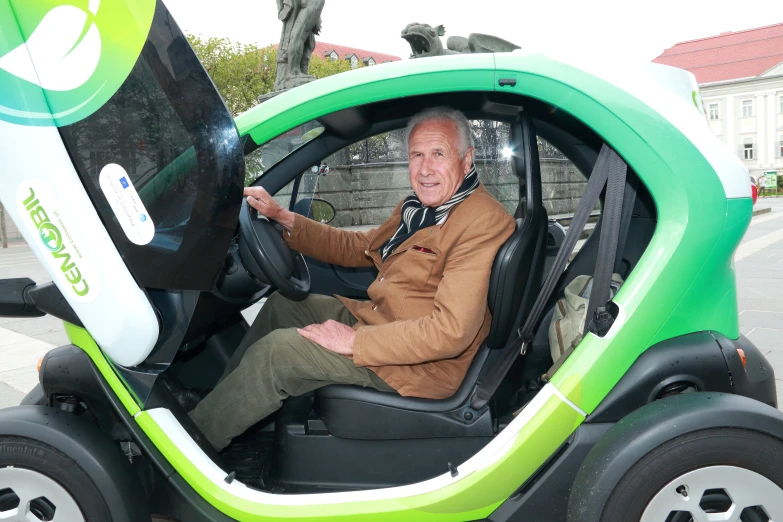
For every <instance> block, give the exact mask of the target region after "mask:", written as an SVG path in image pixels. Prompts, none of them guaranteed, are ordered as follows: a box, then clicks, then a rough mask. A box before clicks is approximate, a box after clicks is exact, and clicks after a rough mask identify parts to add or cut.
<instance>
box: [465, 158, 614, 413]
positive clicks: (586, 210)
mask: <svg viewBox="0 0 783 522" xmlns="http://www.w3.org/2000/svg"><path fill="white" fill-rule="evenodd" d="M612 157H616V158H617V159H620V158H619V156H617V154H616V153H615V152H614V151H613V150H612V149H610V148H609V147H608V146H607V145H606V144H604V145H603V146H602V147H601V152H600V153H599V154H598V159H597V160H596V162H595V166H594V167H593V172H592V173H591V174H590V179H589V180H587V185H586V187H585V193H584V195H583V196H582V198H581V199H580V200H579V205H578V206H577V208H576V212H574V217H573V218H572V219H571V224H570V225H569V227H568V232H566V235H565V238H564V239H563V244H562V245H560V250H558V252H557V256H555V260H554V262H553V263H552V268H551V269H550V270H549V274H547V276H546V279H545V280H544V283H543V285H542V286H541V290H540V291H539V293H538V296H537V297H536V300H535V302H534V303H533V307H532V308H531V310H530V313H529V314H528V316H527V318H526V320H525V324H524V326H523V327H522V328H519V329H517V325H519V324H520V323H521V322H522V313H523V310H522V309H521V307H520V310H519V311H518V312H517V320H516V321H515V325H514V326H515V329H516V334H515V335H514V336H513V337H512V338H511V339H509V341H508V343H506V346H504V347H503V354H502V355H501V356H500V358H499V359H498V361H497V362H496V363H495V365H494V366H493V367H492V368H490V370H489V371H488V372H487V373H486V375H485V376H484V377H483V378H482V379H480V380H479V382H478V383H477V384H476V389H475V390H474V392H473V396H472V397H471V400H470V406H471V408H473V409H474V410H479V409H481V408H483V407H484V406H486V404H487V403H488V402H489V400H490V399H491V398H492V396H493V395H494V394H495V392H496V391H497V389H498V387H499V386H500V383H501V381H502V380H503V378H504V377H505V376H506V374H507V373H508V371H509V370H510V369H511V366H512V365H513V364H514V361H515V360H516V358H517V356H518V355H520V354H522V355H524V354H525V353H526V352H527V349H528V346H529V345H530V343H531V342H532V340H533V330H534V329H535V327H536V325H537V323H538V322H539V319H540V318H541V314H542V313H543V311H544V308H545V307H546V305H547V302H548V301H549V298H550V297H551V296H552V292H553V291H554V289H555V287H556V286H557V283H558V281H559V280H560V276H561V275H562V273H563V270H564V269H565V266H566V264H567V263H568V260H569V258H570V257H571V253H572V252H573V250H574V247H575V246H576V243H577V241H578V240H579V237H580V236H581V235H582V231H583V230H584V228H585V225H587V221H588V219H589V218H590V214H591V213H592V211H593V207H595V205H596V204H597V203H598V201H599V198H600V196H601V192H602V191H603V189H604V186H605V185H606V181H607V178H608V175H609V172H610V165H611V164H612V163H611V162H610V160H611V159H612ZM620 161H621V162H622V160H621V159H620ZM623 184H624V181H623ZM623 184H621V185H620V186H621V187H622V186H623ZM599 248H600V245H599Z"/></svg>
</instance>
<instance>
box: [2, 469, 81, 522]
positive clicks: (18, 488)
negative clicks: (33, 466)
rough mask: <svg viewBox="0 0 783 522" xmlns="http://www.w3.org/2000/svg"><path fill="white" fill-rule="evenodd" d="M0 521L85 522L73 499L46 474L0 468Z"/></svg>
mask: <svg viewBox="0 0 783 522" xmlns="http://www.w3.org/2000/svg"><path fill="white" fill-rule="evenodd" d="M0 521H2V522H84V515H82V512H81V510H80V509H79V505H78V504H77V503H76V500H74V498H73V497H72V496H71V495H70V494H69V493H68V492H67V491H66V490H65V488H63V487H62V486H61V485H60V484H58V483H57V482H55V481H54V480H52V479H50V478H49V477H47V476H46V475H43V474H41V473H38V472H37V471H31V470H29V469H24V468H14V467H7V468H1V469H0Z"/></svg>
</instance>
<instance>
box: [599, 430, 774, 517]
mask: <svg viewBox="0 0 783 522" xmlns="http://www.w3.org/2000/svg"><path fill="white" fill-rule="evenodd" d="M619 520H622V521H628V522H631V521H639V522H708V521H712V520H721V521H728V522H733V521H736V522H769V521H771V520H775V521H777V520H783V441H781V440H780V439H777V438H774V437H770V436H768V435H763V434H761V433H758V432H754V431H749V430H743V429H736V428H720V429H709V430H703V431H698V432H694V433H689V434H686V435H683V436H681V437H677V438H675V439H673V440H671V441H669V442H667V443H666V444H664V445H662V446H660V447H658V448H656V449H655V450H653V451H652V452H650V453H649V454H648V455H646V456H645V457H644V458H643V459H641V460H640V461H639V462H637V463H636V464H635V465H634V466H633V467H632V468H631V469H630V470H628V472H627V473H626V474H625V476H624V477H623V478H622V480H620V482H619V483H618V484H617V486H616V487H615V488H614V490H613V491H612V493H611V495H610V497H609V500H608V502H607V503H606V506H605V508H604V510H603V513H602V516H601V521H602V522H616V521H619Z"/></svg>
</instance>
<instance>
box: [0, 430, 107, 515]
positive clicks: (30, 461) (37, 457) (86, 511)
mask: <svg viewBox="0 0 783 522" xmlns="http://www.w3.org/2000/svg"><path fill="white" fill-rule="evenodd" d="M0 520H2V521H4V522H5V521H9V522H30V521H37V520H40V521H42V522H107V521H109V520H111V516H110V514H109V510H108V509H107V507H106V503H105V502H104V501H103V498H102V497H101V494H100V491H99V490H98V488H96V487H95V485H94V484H93V482H92V480H90V478H89V477H88V476H87V474H86V473H85V472H84V471H83V470H82V469H81V468H80V467H79V466H78V465H77V463H76V462H75V461H73V460H72V459H70V458H69V457H68V456H67V455H65V454H63V453H61V452H59V451H57V450H56V449H54V448H52V447H51V446H48V445H46V444H43V443H41V442H38V441H35V440H32V439H27V438H22V437H0Z"/></svg>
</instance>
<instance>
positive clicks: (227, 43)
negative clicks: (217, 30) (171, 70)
mask: <svg viewBox="0 0 783 522" xmlns="http://www.w3.org/2000/svg"><path fill="white" fill-rule="evenodd" d="M188 42H190V45H191V47H193V50H194V51H195V52H196V55H197V56H198V58H199V60H201V63H202V64H203V65H204V68H205V69H206V70H207V72H208V73H209V77H210V78H212V81H213V82H214V84H215V87H217V89H218V91H219V92H220V95H221V96H222V97H223V99H224V100H225V102H226V106H227V107H228V110H229V111H231V114H232V115H233V116H237V115H239V114H241V113H243V112H245V111H247V110H248V109H250V108H251V107H253V106H255V105H257V104H258V97H259V96H261V95H262V94H266V93H268V92H270V91H271V90H272V88H273V87H274V84H275V73H276V71H277V61H276V56H277V52H276V51H275V49H274V48H272V47H265V48H263V49H258V48H257V47H256V46H255V45H248V44H242V43H234V42H232V41H231V40H229V39H228V38H209V39H208V40H202V39H201V37H200V36H196V35H192V34H189V35H188Z"/></svg>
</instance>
